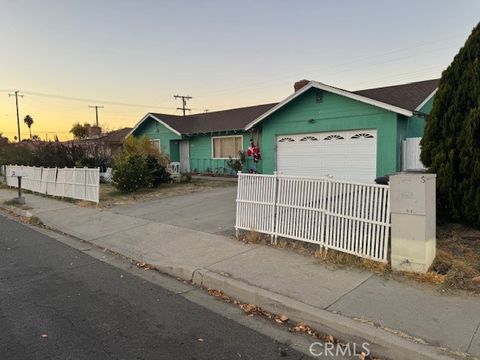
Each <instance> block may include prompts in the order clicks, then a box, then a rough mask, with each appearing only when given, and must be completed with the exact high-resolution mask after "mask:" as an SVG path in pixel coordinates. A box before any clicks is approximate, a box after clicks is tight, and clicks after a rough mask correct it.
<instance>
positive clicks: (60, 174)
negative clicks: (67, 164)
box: [5, 165, 100, 204]
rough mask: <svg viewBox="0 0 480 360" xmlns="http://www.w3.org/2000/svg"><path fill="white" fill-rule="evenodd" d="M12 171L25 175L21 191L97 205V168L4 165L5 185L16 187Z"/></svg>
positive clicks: (98, 170)
mask: <svg viewBox="0 0 480 360" xmlns="http://www.w3.org/2000/svg"><path fill="white" fill-rule="evenodd" d="M13 171H17V172H18V171H20V172H22V173H23V174H25V177H22V189H25V190H30V191H33V192H37V193H40V194H45V195H53V196H60V197H68V198H72V199H80V200H87V201H93V202H96V203H97V204H98V202H99V195H100V194H99V193H100V169H99V168H93V169H90V168H44V167H33V166H22V165H6V166H5V175H6V180H7V185H9V186H12V187H18V181H17V178H16V177H13V176H11V175H12V173H13Z"/></svg>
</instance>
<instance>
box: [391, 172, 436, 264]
mask: <svg viewBox="0 0 480 360" xmlns="http://www.w3.org/2000/svg"><path fill="white" fill-rule="evenodd" d="M435 192H436V175H435V174H425V173H409V172H405V173H398V174H395V175H392V176H390V209H391V216H392V252H391V261H392V268H393V269H394V270H399V271H411V272H418V273H425V272H427V271H428V268H429V267H430V265H431V264H432V262H433V260H434V258H435V254H436V195H435Z"/></svg>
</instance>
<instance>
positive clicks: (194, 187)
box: [99, 178, 236, 207]
mask: <svg viewBox="0 0 480 360" xmlns="http://www.w3.org/2000/svg"><path fill="white" fill-rule="evenodd" d="M227 186H236V183H235V182H233V181H220V180H209V179H197V178H194V179H192V180H191V181H190V182H182V183H172V184H161V185H160V186H159V187H158V188H153V189H145V190H141V191H138V192H136V193H132V194H123V193H121V192H119V191H118V190H117V189H115V187H114V186H113V185H110V184H100V204H99V206H100V207H111V206H114V205H121V204H130V203H133V202H136V201H148V200H155V199H159V198H164V197H169V196H176V195H184V194H191V193H195V192H204V191H210V190H213V189H217V188H221V187H227Z"/></svg>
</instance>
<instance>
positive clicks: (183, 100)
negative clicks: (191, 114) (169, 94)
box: [173, 95, 192, 116]
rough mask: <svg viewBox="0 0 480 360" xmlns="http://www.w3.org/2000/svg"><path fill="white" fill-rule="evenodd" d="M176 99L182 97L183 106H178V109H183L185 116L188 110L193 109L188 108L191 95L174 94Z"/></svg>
mask: <svg viewBox="0 0 480 360" xmlns="http://www.w3.org/2000/svg"><path fill="white" fill-rule="evenodd" d="M173 97H174V98H175V99H182V107H179V108H177V110H182V111H183V116H185V112H186V111H191V110H192V109H188V108H187V100H190V99H192V97H191V96H184V95H173Z"/></svg>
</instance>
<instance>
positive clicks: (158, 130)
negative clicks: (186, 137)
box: [133, 118, 182, 161]
mask: <svg viewBox="0 0 480 360" xmlns="http://www.w3.org/2000/svg"><path fill="white" fill-rule="evenodd" d="M133 135H134V136H135V137H141V136H146V137H148V138H149V139H159V140H160V148H161V150H162V152H163V153H165V154H167V155H168V156H170V160H171V161H179V151H178V141H179V140H181V139H182V137H181V136H179V135H177V134H175V133H173V132H172V131H171V130H169V129H168V128H166V127H165V126H164V125H162V124H160V123H159V122H158V121H156V120H155V119H152V118H149V119H147V120H145V121H144V122H143V123H142V124H141V125H140V126H139V127H138V128H137V129H135V131H134V132H133Z"/></svg>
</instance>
